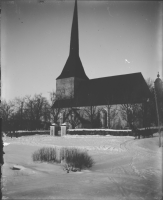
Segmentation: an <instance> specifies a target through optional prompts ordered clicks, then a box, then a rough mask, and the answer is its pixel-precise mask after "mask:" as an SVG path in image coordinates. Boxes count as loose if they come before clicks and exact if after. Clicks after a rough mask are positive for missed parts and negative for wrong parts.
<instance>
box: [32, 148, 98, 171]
mask: <svg viewBox="0 0 163 200" xmlns="http://www.w3.org/2000/svg"><path fill="white" fill-rule="evenodd" d="M32 158H33V161H41V162H61V160H64V161H65V163H66V168H69V169H70V168H71V169H72V170H73V169H79V170H81V169H85V168H90V167H92V165H93V164H94V161H93V159H92V158H91V157H90V156H89V155H88V154H87V152H83V151H80V150H79V149H76V148H61V149H60V151H59V157H57V149H56V148H46V147H44V148H41V149H39V150H37V151H35V152H34V153H33V155H32Z"/></svg>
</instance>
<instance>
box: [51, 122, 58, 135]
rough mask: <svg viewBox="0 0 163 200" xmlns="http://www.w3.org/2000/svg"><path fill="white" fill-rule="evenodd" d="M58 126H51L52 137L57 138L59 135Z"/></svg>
mask: <svg viewBox="0 0 163 200" xmlns="http://www.w3.org/2000/svg"><path fill="white" fill-rule="evenodd" d="M57 131H58V125H57V124H55V123H53V124H52V125H51V126H50V135H51V136H56V135H57V134H58V133H57Z"/></svg>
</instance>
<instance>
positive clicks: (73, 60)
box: [57, 0, 88, 80]
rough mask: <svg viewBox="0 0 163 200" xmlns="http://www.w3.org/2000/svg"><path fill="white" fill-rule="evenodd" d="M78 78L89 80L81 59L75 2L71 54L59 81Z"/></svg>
mask: <svg viewBox="0 0 163 200" xmlns="http://www.w3.org/2000/svg"><path fill="white" fill-rule="evenodd" d="M69 77H77V78H81V79H84V80H88V77H87V75H86V74H85V71H84V68H83V65H82V62H81V60H80V57H79V33H78V10H77V0H76V1H75V7H74V14H73V21H72V28H71V38H70V52H69V57H68V59H67V61H66V64H65V66H64V68H63V70H62V72H61V74H60V76H58V77H57V79H62V78H69Z"/></svg>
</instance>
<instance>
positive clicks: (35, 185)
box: [2, 134, 162, 200]
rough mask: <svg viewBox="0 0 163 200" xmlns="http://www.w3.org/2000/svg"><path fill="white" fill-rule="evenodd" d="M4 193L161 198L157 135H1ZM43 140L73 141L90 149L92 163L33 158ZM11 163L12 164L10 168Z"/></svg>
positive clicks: (135, 199) (45, 142) (38, 196)
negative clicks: (73, 166) (69, 165)
mask: <svg viewBox="0 0 163 200" xmlns="http://www.w3.org/2000/svg"><path fill="white" fill-rule="evenodd" d="M4 143H6V144H8V145H5V146H4V152H5V155H4V162H5V164H4V165H3V170H2V172H3V190H2V192H3V199H107V200H108V199H110V200H139V199H140V200H154V199H158V200H160V199H161V198H162V148H159V147H158V135H157V134H156V135H155V136H154V137H153V138H145V139H140V140H134V137H131V136H65V137H52V136H48V135H41V136H39V135H34V136H22V137H19V138H9V137H5V138H4ZM43 146H53V147H62V146H63V147H65V146H68V147H77V148H81V149H83V150H86V151H88V154H90V155H91V156H92V157H93V159H94V161H95V164H94V166H93V167H92V168H91V169H89V170H83V171H82V172H70V173H67V172H66V171H64V170H63V166H62V165H60V164H48V163H39V162H37V163H35V162H33V161H32V158H31V155H32V153H33V152H34V151H35V150H37V149H39V148H40V147H43ZM13 169H14V170H13Z"/></svg>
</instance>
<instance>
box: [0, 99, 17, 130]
mask: <svg viewBox="0 0 163 200" xmlns="http://www.w3.org/2000/svg"><path fill="white" fill-rule="evenodd" d="M13 114H14V103H13V101H9V102H7V101H5V100H2V101H1V107H0V115H1V118H2V130H4V131H8V130H9V129H11V128H12V124H11V119H12V117H13Z"/></svg>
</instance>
